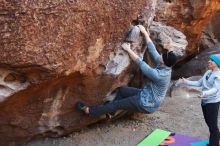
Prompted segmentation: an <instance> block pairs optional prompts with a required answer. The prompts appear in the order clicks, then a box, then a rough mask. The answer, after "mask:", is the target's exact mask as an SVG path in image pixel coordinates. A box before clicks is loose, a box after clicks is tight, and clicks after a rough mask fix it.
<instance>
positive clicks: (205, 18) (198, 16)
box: [155, 0, 220, 54]
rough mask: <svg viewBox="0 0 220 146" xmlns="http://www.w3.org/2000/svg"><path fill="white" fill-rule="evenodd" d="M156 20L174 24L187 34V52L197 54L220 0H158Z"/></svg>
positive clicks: (219, 5) (218, 7)
mask: <svg viewBox="0 0 220 146" xmlns="http://www.w3.org/2000/svg"><path fill="white" fill-rule="evenodd" d="M157 3H158V7H157V13H156V18H155V20H156V21H160V22H164V23H165V24H166V25H170V26H173V27H174V28H176V29H177V30H179V31H181V32H183V33H184V34H185V35H186V36H187V40H188V42H189V45H188V47H187V52H188V53H189V54H197V47H198V45H199V39H200V37H201V34H202V30H203V29H204V28H205V27H206V25H207V24H208V23H209V21H210V20H211V19H212V17H213V16H214V15H215V13H216V12H217V11H218V9H220V2H219V0H211V1H210V0H157Z"/></svg>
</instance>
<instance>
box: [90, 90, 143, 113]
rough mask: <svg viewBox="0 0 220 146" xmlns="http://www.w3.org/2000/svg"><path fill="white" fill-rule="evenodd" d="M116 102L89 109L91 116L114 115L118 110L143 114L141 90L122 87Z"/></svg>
mask: <svg viewBox="0 0 220 146" xmlns="http://www.w3.org/2000/svg"><path fill="white" fill-rule="evenodd" d="M116 92H117V96H116V98H115V100H113V101H112V102H110V103H107V104H103V105H98V106H95V107H90V108H89V114H90V115H91V116H100V115H103V114H108V113H113V112H116V111H117V110H127V111H130V112H143V110H142V108H141V104H140V96H139V94H140V92H141V89H138V88H133V87H120V88H118V89H117V91H116Z"/></svg>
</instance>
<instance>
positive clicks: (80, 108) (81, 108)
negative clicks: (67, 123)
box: [76, 101, 89, 114]
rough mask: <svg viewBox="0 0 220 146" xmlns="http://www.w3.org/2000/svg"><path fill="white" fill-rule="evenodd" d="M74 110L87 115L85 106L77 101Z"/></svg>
mask: <svg viewBox="0 0 220 146" xmlns="http://www.w3.org/2000/svg"><path fill="white" fill-rule="evenodd" d="M76 108H77V109H78V110H80V111H83V112H84V113H86V114H88V108H89V107H87V106H85V105H84V104H83V103H82V102H80V101H77V102H76Z"/></svg>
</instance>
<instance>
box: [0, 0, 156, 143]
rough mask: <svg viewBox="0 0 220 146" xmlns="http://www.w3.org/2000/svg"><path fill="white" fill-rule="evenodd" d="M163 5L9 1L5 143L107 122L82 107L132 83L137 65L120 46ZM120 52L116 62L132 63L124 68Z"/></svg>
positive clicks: (4, 25) (0, 61)
mask: <svg viewBox="0 0 220 146" xmlns="http://www.w3.org/2000/svg"><path fill="white" fill-rule="evenodd" d="M155 2H156V1H154V0H128V1H118V0H117V1H106V0H101V1H95V0H86V1H79V0H75V1H70V0H59V1H48V0H42V1H31V0H30V1H29V0H28V1H27V0H21V1H2V2H1V4H0V14H1V15H0V22H1V23H0V27H1V29H0V31H1V32H0V40H1V41H0V46H1V48H0V50H1V53H0V66H1V68H2V69H1V73H2V74H1V89H2V90H0V91H1V94H3V92H6V93H7V94H6V93H4V94H3V95H2V96H1V103H0V116H1V120H0V145H5V146H6V145H20V144H22V143H24V142H26V141H28V140H30V139H31V138H34V137H41V136H61V135H65V134H68V133H70V132H72V131H76V130H79V129H81V128H82V127H85V126H86V125H88V124H91V123H93V122H96V121H97V120H99V119H100V118H91V117H88V116H85V115H83V113H80V112H79V111H77V110H76V109H75V107H74V104H75V102H76V101H77V100H81V101H83V102H85V103H86V104H88V105H96V104H98V103H101V102H102V99H103V98H104V97H105V96H106V95H109V93H110V92H111V91H112V90H114V89H115V88H116V87H118V86H122V85H126V84H127V83H128V81H129V79H130V77H131V75H130V74H128V73H129V72H130V70H131V69H132V65H131V64H130V59H129V58H128V56H126V55H127V54H125V53H120V52H123V51H122V50H121V48H120V44H121V43H122V42H123V41H124V39H125V38H126V37H125V36H126V33H127V32H128V30H129V28H130V26H131V23H132V22H133V21H134V20H137V17H138V15H140V16H141V17H140V18H141V19H142V23H143V24H145V26H149V25H150V22H151V21H152V20H153V18H152V17H153V16H154V13H155V5H156V3H155ZM145 12H147V13H145ZM142 14H145V15H142ZM141 45H142V44H141V42H138V44H136V48H135V49H137V50H138V47H140V46H141ZM139 50H140V49H139ZM139 53H140V55H141V52H140V51H139ZM142 53H143V52H142ZM117 55H118V56H119V57H118V58H119V59H118V60H119V62H117V61H116V63H121V64H122V63H123V61H122V62H120V59H121V58H120V57H121V56H123V57H122V58H123V59H124V58H127V62H128V63H127V65H126V66H123V68H122V69H121V65H118V64H116V65H118V66H116V68H115V67H112V66H111V65H108V62H109V61H111V59H113V58H114V57H115V56H116V58H117ZM142 56H143V55H142ZM123 59H121V60H123ZM116 60H117V59H116ZM113 63H115V62H113ZM113 65H114V64H113ZM118 68H119V69H118ZM129 68H130V69H129ZM115 70H116V71H115ZM108 71H109V72H108ZM8 74H11V75H10V76H8ZM15 74H16V75H17V76H16V75H15ZM11 84H12V85H14V84H15V85H20V88H15V89H14V88H12V86H10V85H11ZM16 87H17V86H16ZM21 89H22V90H21ZM12 94H13V95H12Z"/></svg>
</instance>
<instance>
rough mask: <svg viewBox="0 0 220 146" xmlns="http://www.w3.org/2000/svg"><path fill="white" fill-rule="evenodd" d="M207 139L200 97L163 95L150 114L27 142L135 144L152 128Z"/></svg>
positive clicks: (34, 145) (33, 145) (43, 145)
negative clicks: (67, 134) (164, 97)
mask: <svg viewBox="0 0 220 146" xmlns="http://www.w3.org/2000/svg"><path fill="white" fill-rule="evenodd" d="M156 128H161V129H164V130H168V131H171V132H178V133H182V134H186V135H191V136H197V137H200V138H204V139H207V138H208V136H209V132H208V128H207V126H206V124H205V121H204V119H203V116H202V111H201V107H200V99H198V98H190V99H188V98H184V97H175V98H174V97H173V98H171V97H166V99H165V101H164V102H163V103H162V105H161V107H160V109H159V110H158V111H157V112H155V113H153V114H135V115H133V116H132V117H125V118H121V119H117V120H114V121H111V122H107V123H98V124H95V125H93V126H90V127H88V128H86V129H84V130H82V131H81V132H76V133H73V134H71V135H69V136H68V137H62V138H56V139H53V138H46V139H38V140H34V141H31V142H30V143H29V144H27V146H135V145H136V144H137V143H138V142H140V141H141V140H142V139H143V138H144V137H145V136H147V135H149V134H150V133H151V132H152V131H153V130H154V129H156Z"/></svg>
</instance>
